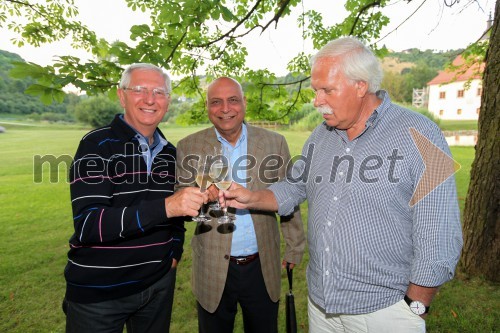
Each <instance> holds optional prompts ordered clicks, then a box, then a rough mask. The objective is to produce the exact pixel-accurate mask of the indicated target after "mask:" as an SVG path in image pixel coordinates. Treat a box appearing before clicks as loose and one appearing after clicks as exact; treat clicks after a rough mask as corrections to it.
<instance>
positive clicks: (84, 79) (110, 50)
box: [0, 0, 389, 121]
mask: <svg viewBox="0 0 500 333" xmlns="http://www.w3.org/2000/svg"><path fill="white" fill-rule="evenodd" d="M124 1H126V2H127V5H128V6H129V7H131V8H132V9H133V10H142V11H147V12H148V13H150V22H149V23H148V24H143V25H135V26H132V27H131V28H130V37H131V39H132V40H133V44H130V45H127V44H126V43H124V42H120V41H118V42H115V41H114V42H112V43H111V42H108V41H106V40H103V39H99V38H97V36H96V35H95V33H94V32H92V31H90V30H89V29H88V28H87V27H85V26H84V25H83V24H81V23H80V22H78V21H76V20H75V16H76V14H77V13H78V9H77V8H76V7H75V5H74V1H73V0H51V1H50V2H49V1H47V2H46V3H43V2H42V3H40V2H37V3H29V2H27V1H14V0H4V1H1V2H0V11H1V12H4V13H9V14H10V16H7V15H3V16H2V15H0V26H7V27H9V28H10V29H11V30H13V31H16V32H18V33H19V35H18V38H17V39H15V40H14V42H15V43H16V44H17V45H23V44H25V43H29V44H33V45H39V44H40V43H47V42H52V41H56V40H60V39H62V38H65V37H67V36H69V37H70V38H72V39H73V41H74V43H73V45H74V46H75V47H78V48H83V49H85V50H88V51H89V52H91V53H92V54H93V55H94V56H95V58H96V59H97V60H92V61H88V62H85V63H83V62H82V61H80V59H78V58H76V57H69V56H64V55H62V56H60V57H59V58H58V60H57V61H56V63H55V64H54V65H53V66H45V67H42V66H39V65H36V64H32V63H31V64H25V63H18V65H17V67H16V68H15V69H14V70H13V71H12V75H14V76H16V77H23V76H26V75H29V76H31V77H32V78H34V79H35V80H36V84H33V85H31V86H30V87H29V88H28V90H27V92H28V93H31V94H35V95H38V96H40V97H41V98H42V100H43V101H45V102H47V103H48V102H50V101H52V100H57V101H61V100H62V98H63V92H62V88H63V87H65V86H66V85H68V84H70V83H71V84H73V85H75V86H76V87H77V88H80V89H81V90H83V91H86V92H87V94H89V95H93V94H98V93H108V94H109V96H116V93H115V91H116V89H117V86H116V83H117V82H118V79H119V76H120V73H121V72H122V70H123V67H124V66H126V65H128V64H131V63H134V62H150V63H153V64H156V65H159V66H161V67H164V68H166V69H167V70H169V71H170V72H171V73H172V74H173V75H176V76H181V77H184V79H182V80H181V81H180V82H179V84H178V86H177V87H178V88H180V89H182V91H183V93H185V94H187V95H188V97H193V96H196V95H198V96H200V97H201V95H202V93H201V91H202V89H201V84H200V83H201V82H200V78H199V77H198V76H197V75H196V73H197V70H199V69H203V72H204V73H206V75H207V76H208V77H215V76H220V75H231V76H234V77H236V78H243V77H244V78H245V80H244V81H246V82H249V86H248V89H247V97H248V100H249V106H251V107H249V110H248V111H249V112H248V116H249V118H256V119H259V118H268V119H270V120H280V119H282V120H285V121H286V120H287V116H288V115H289V114H291V113H293V112H295V111H297V110H299V109H300V107H301V104H302V103H304V102H310V99H311V96H312V95H311V92H310V90H308V89H303V88H304V86H305V82H306V81H307V80H308V76H309V56H308V55H307V54H304V53H299V54H297V55H296V56H294V57H293V58H291V59H290V61H289V62H288V66H287V68H288V70H289V72H290V73H291V76H290V78H292V79H294V80H290V81H289V82H286V84H282V83H279V82H277V78H276V76H275V74H274V73H271V72H270V71H268V70H251V69H249V68H248V67H247V66H246V57H247V53H248V52H247V50H246V48H245V46H244V45H242V43H241V41H240V37H242V36H245V35H248V34H249V33H251V32H254V31H258V32H260V33H263V32H265V31H266V30H268V29H271V28H272V27H273V26H275V25H278V24H279V23H280V20H281V19H282V18H284V17H286V16H288V15H290V13H291V11H292V10H300V9H299V8H296V7H297V6H298V5H299V4H300V3H301V0H253V1H250V0H233V1H220V0H206V1H199V0H185V1H144V0H124ZM387 3H388V0H380V1H373V0H347V1H346V2H345V6H344V7H345V9H346V11H347V15H346V17H345V19H344V20H343V21H342V22H340V23H338V24H335V25H332V26H326V25H325V24H324V23H323V20H322V16H321V14H320V13H318V12H316V11H314V10H311V11H306V12H302V13H301V14H300V15H299V19H298V25H299V26H300V27H301V28H302V29H303V36H302V37H303V38H307V39H310V40H312V42H313V44H314V46H315V47H316V48H319V47H320V46H322V45H324V44H325V43H326V42H328V41H329V40H331V39H333V38H335V37H338V36H340V35H348V34H350V35H355V36H358V37H360V38H363V39H365V40H376V39H377V38H379V37H380V30H381V29H382V27H383V26H385V25H386V24H387V23H388V22H389V19H388V18H387V17H386V16H385V15H383V13H382V9H383V7H384V6H385V5H386V4H387ZM19 17H23V18H25V19H27V20H28V22H27V23H19V22H20V21H21V20H18V19H17V18H19ZM285 86H286V87H285ZM269 101H272V102H269ZM191 112H192V113H200V114H201V113H204V109H203V108H194V109H193V110H192V111H191ZM191 117H192V118H193V119H202V118H203V116H201V115H192V116H191Z"/></svg>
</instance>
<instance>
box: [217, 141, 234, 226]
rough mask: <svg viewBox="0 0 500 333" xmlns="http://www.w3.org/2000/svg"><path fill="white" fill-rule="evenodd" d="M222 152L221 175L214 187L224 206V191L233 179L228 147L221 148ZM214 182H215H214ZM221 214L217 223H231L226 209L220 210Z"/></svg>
mask: <svg viewBox="0 0 500 333" xmlns="http://www.w3.org/2000/svg"><path fill="white" fill-rule="evenodd" d="M222 152H223V156H224V158H222V164H223V166H222V168H221V174H220V176H219V177H218V178H217V182H216V183H215V186H217V188H218V189H219V190H221V191H222V197H223V198H224V206H226V205H225V203H226V197H225V195H224V191H225V190H227V189H228V188H229V187H230V186H231V183H232V182H233V177H232V168H231V152H230V150H229V148H228V147H225V146H222ZM214 182H215V180H214ZM222 213H223V215H222V216H221V217H219V218H218V219H217V222H219V223H230V222H232V220H233V218H232V217H230V216H229V215H228V214H227V207H224V208H222Z"/></svg>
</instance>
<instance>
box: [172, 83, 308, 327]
mask: <svg viewBox="0 0 500 333" xmlns="http://www.w3.org/2000/svg"><path fill="white" fill-rule="evenodd" d="M206 103H207V109H208V117H209V119H210V121H211V122H212V124H213V125H214V126H213V127H210V128H208V129H205V130H202V131H200V132H197V133H194V134H192V135H190V136H188V137H186V138H184V139H182V140H181V141H179V142H178V144H177V177H178V178H177V179H178V181H179V183H180V186H186V185H188V184H186V180H187V179H191V181H192V180H193V179H194V177H193V176H192V171H193V168H192V167H189V165H188V164H186V163H187V161H188V160H189V156H191V157H192V156H199V157H200V158H201V161H204V160H205V157H206V156H207V155H208V156H210V155H214V148H220V147H221V145H225V146H227V147H229V149H230V150H231V151H232V153H231V162H232V164H233V165H234V164H235V163H236V164H237V165H240V166H241V165H247V162H248V163H249V165H248V166H247V167H245V168H242V169H243V174H238V176H239V180H234V181H236V182H238V183H240V184H241V185H243V186H246V187H247V188H248V189H251V190H258V189H264V188H266V187H267V186H268V185H270V184H271V183H273V182H276V181H278V180H279V179H282V178H284V177H285V174H286V167H287V164H288V161H289V160H290V152H289V150H288V145H287V143H286V141H285V138H284V137H283V136H282V135H280V134H277V133H274V132H271V131H268V130H265V129H262V128H258V127H254V126H250V125H248V124H246V123H245V122H244V117H245V111H246V99H245V97H244V95H243V90H242V87H241V85H240V84H239V83H238V82H237V81H236V80H234V79H231V78H228V77H221V78H218V79H216V80H215V81H213V82H212V83H211V84H210V85H209V87H208V89H207V101H206ZM242 158H243V161H244V162H243V161H242ZM245 177H246V178H245ZM243 179H244V180H246V181H243ZM190 185H193V184H190ZM209 191H210V192H211V194H212V195H211V198H212V199H213V200H216V198H217V192H218V191H217V189H216V187H215V186H213V185H212V186H211V187H210V188H209ZM211 215H212V216H213V212H212V214H211ZM234 216H235V217H236V220H235V221H234V226H235V229H234V231H232V230H230V229H229V230H230V231H232V232H225V231H227V230H228V229H227V228H226V229H224V228H223V227H227V225H221V224H219V223H218V222H217V218H212V219H211V221H209V222H207V224H209V225H210V226H211V229H210V230H208V231H206V230H205V229H204V228H201V227H202V226H201V225H198V226H197V228H196V231H195V235H194V236H193V238H192V241H191V246H192V249H193V270H192V286H193V292H194V295H195V296H196V299H197V302H198V327H199V332H201V333H230V332H233V328H234V319H235V316H236V312H237V303H239V304H240V306H241V308H242V312H243V323H244V327H245V332H246V333H250V332H255V333H257V332H258V333H265V332H269V333H271V332H273V333H274V332H277V330H278V324H277V319H278V300H279V297H280V287H281V267H282V266H283V265H285V264H286V263H287V262H288V263H290V264H291V267H293V266H294V265H295V264H298V263H299V262H300V261H301V260H302V255H303V253H304V247H305V236H304V229H303V225H302V220H301V217H300V211H299V210H298V207H297V209H296V210H295V213H294V214H293V215H292V216H288V217H281V218H280V222H279V223H278V222H277V218H276V215H275V214H274V213H268V212H262V211H248V210H238V211H235V212H234ZM278 227H281V230H282V233H283V237H284V239H285V243H286V247H285V254H284V258H283V261H281V256H280V234H279V230H278V229H279V228H278Z"/></svg>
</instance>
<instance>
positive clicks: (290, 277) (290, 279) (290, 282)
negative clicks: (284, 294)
mask: <svg viewBox="0 0 500 333" xmlns="http://www.w3.org/2000/svg"><path fill="white" fill-rule="evenodd" d="M286 275H287V276H288V286H289V287H290V293H292V285H293V269H291V268H290V263H289V262H287V263H286Z"/></svg>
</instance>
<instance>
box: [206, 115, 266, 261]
mask: <svg viewBox="0 0 500 333" xmlns="http://www.w3.org/2000/svg"><path fill="white" fill-rule="evenodd" d="M242 126H243V128H242V131H241V136H240V138H239V139H238V141H237V142H236V145H235V146H234V147H233V146H232V145H231V144H230V143H229V142H228V141H227V140H226V139H224V138H223V137H222V136H221V135H220V133H219V132H217V129H216V130H215V133H216V135H217V139H218V140H219V142H220V143H221V144H222V145H224V146H225V147H228V148H229V150H230V151H231V165H232V166H234V165H235V162H237V159H238V158H239V157H240V156H245V155H246V154H247V145H248V132H247V127H246V125H245V124H243V125H242ZM241 166H242V164H241V163H239V164H238V166H237V170H236V171H237V175H235V177H233V178H234V179H233V181H235V182H236V183H238V184H240V185H242V186H244V187H246V186H247V184H246V183H243V182H241V181H238V180H241V179H246V174H247V171H246V168H242V167H241ZM233 222H234V223H235V224H236V229H235V231H234V232H233V239H232V245H231V255H232V256H248V255H251V254H254V253H256V252H258V251H259V249H258V246H257V236H256V235H255V229H254V227H253V220H252V216H251V215H250V211H249V210H248V209H237V210H236V220H235V221H233Z"/></svg>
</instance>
